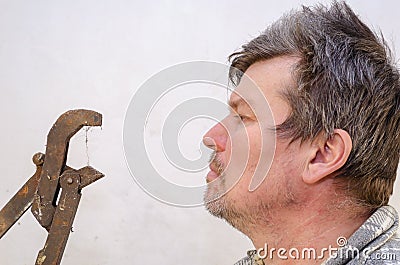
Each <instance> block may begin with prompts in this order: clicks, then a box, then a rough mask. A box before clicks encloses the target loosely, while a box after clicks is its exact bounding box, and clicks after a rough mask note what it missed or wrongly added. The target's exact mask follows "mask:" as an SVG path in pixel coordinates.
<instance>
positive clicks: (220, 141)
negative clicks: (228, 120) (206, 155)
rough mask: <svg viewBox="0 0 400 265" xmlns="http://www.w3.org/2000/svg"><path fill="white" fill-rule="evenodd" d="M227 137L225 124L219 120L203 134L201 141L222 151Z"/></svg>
mask: <svg viewBox="0 0 400 265" xmlns="http://www.w3.org/2000/svg"><path fill="white" fill-rule="evenodd" d="M227 138H228V132H227V130H226V128H225V126H224V125H223V124H222V123H221V122H219V123H217V124H216V125H214V127H212V128H211V129H210V130H209V131H208V132H207V133H206V134H205V135H204V136H203V143H204V145H205V146H207V147H208V148H210V149H213V150H214V151H216V152H223V151H225V147H226V141H227Z"/></svg>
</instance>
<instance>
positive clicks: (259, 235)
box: [246, 201, 369, 264]
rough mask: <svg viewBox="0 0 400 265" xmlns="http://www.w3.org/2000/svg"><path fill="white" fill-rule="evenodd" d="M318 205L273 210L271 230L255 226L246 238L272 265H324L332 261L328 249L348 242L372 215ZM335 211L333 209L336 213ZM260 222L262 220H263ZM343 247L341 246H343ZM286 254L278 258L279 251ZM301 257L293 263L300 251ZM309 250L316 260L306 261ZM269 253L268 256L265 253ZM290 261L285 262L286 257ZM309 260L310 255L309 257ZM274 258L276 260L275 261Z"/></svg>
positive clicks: (269, 226)
mask: <svg viewBox="0 0 400 265" xmlns="http://www.w3.org/2000/svg"><path fill="white" fill-rule="evenodd" d="M326 205H327V204H326V203H325V205H324V204H321V203H318V202H317V201H313V202H311V203H309V204H308V205H304V206H299V205H292V206H290V207H287V208H286V209H282V208H281V209H278V210H277V211H276V212H275V213H274V211H273V210H272V209H271V211H270V212H269V213H268V224H269V225H268V226H266V225H265V222H264V223H263V224H259V225H258V224H253V226H251V227H250V229H249V230H248V231H246V234H247V235H248V236H249V237H250V239H251V240H252V241H253V244H254V246H255V247H256V249H257V250H258V249H261V248H262V249H263V250H264V251H261V250H260V251H259V253H260V254H261V256H262V257H264V256H265V260H268V264H281V263H284V264H293V263H295V264H313V263H316V264H320V263H321V262H322V261H323V260H325V259H327V258H329V255H330V254H329V252H328V251H325V252H324V249H325V248H326V249H329V247H331V248H337V247H340V245H338V238H340V237H345V238H346V239H348V238H349V237H350V236H351V235H352V234H353V233H354V232H355V231H356V230H357V229H358V228H359V227H360V226H361V225H362V223H363V222H365V220H366V219H367V218H368V217H369V216H368V214H366V213H365V212H364V213H361V212H358V213H356V212H355V211H354V210H353V211H351V210H350V209H349V207H347V208H348V209H344V207H345V206H343V207H332V206H329V207H330V208H328V207H327V206H326ZM332 208H333V209H332ZM259 220H260V219H259ZM339 244H340V242H339ZM281 248H283V249H285V250H286V252H285V253H284V252H283V250H282V252H281V255H280V256H282V257H283V258H280V257H279V256H278V250H279V249H281ZM293 248H295V249H296V250H298V253H300V260H299V259H296V260H295V259H293V258H292V257H290V253H291V254H292V255H291V256H296V253H297V252H296V250H293ZM305 248H307V249H310V248H312V249H313V250H315V253H316V257H317V258H316V259H315V258H311V259H302V258H301V254H302V251H303V250H304V249H305ZM265 250H266V252H265ZM285 256H287V257H288V259H287V260H285V259H284V257H285ZM306 256H307V255H306ZM271 258H272V259H271Z"/></svg>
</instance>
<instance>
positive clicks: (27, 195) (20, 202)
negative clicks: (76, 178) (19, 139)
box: [0, 153, 44, 238]
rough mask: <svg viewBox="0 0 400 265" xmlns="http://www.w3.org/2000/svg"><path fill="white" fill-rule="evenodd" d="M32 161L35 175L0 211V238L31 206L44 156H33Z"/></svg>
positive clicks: (39, 154)
mask: <svg viewBox="0 0 400 265" xmlns="http://www.w3.org/2000/svg"><path fill="white" fill-rule="evenodd" d="M32 160H33V162H34V163H35V164H36V172H35V174H34V175H33V176H32V177H31V178H30V179H29V180H28V181H27V182H26V183H25V184H24V185H23V186H22V188H21V189H20V190H19V191H18V192H17V193H16V194H15V195H14V197H12V198H11V200H10V201H9V202H8V203H7V204H6V205H5V206H4V207H3V209H1V211H0V238H2V237H3V236H4V234H5V233H6V232H7V231H8V230H9V229H10V228H11V226H13V224H14V223H15V222H17V221H18V219H19V218H20V217H21V216H22V215H23V214H24V213H25V212H26V210H28V209H29V207H30V206H31V204H32V201H33V197H34V195H35V192H36V189H37V185H38V183H39V178H40V173H41V171H42V165H43V161H44V155H43V154H41V153H38V154H35V155H34V156H33V158H32Z"/></svg>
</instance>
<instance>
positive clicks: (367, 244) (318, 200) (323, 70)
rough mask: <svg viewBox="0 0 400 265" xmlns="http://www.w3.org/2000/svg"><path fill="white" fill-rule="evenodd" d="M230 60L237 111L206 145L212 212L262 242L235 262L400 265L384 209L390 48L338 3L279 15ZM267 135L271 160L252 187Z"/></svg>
mask: <svg viewBox="0 0 400 265" xmlns="http://www.w3.org/2000/svg"><path fill="white" fill-rule="evenodd" d="M231 59H232V68H231V71H230V79H231V80H232V81H233V83H234V84H235V85H237V87H236V89H235V91H234V92H233V93H232V95H231V98H230V102H229V104H230V106H231V107H232V111H231V114H230V115H229V116H227V117H226V118H225V119H224V120H223V121H221V122H220V123H218V124H217V125H215V126H214V127H213V128H211V129H210V130H209V131H208V132H207V133H206V135H205V136H204V140H203V141H204V144H205V145H207V146H208V147H210V148H212V149H213V150H214V155H213V157H212V159H211V163H210V168H211V171H210V173H209V174H208V175H207V181H208V182H210V183H209V185H210V187H209V188H208V190H207V192H206V195H205V201H206V206H207V209H208V210H209V211H210V212H211V214H213V215H215V216H217V217H220V218H223V219H225V220H226V221H227V222H228V223H230V224H231V225H232V226H233V227H235V228H237V229H238V230H240V231H241V232H243V233H244V234H245V235H247V236H248V237H249V238H250V239H251V240H252V242H253V244H254V246H255V250H253V251H249V252H248V256H247V257H245V258H244V259H242V260H241V261H239V262H237V263H236V264H321V263H325V264H400V239H399V237H398V234H396V231H397V229H398V223H399V217H398V214H397V212H396V210H395V209H394V208H393V207H391V206H388V200H389V197H390V195H391V194H392V191H393V184H394V181H395V178H396V170H397V166H398V164H399V153H400V82H399V72H398V70H397V69H396V67H395V66H394V65H393V64H392V62H391V58H390V51H389V49H388V48H387V46H386V44H385V42H384V40H383V39H381V38H380V37H378V36H377V35H375V34H374V33H373V32H372V31H371V30H370V29H369V28H368V27H367V26H366V25H365V24H363V23H362V22H361V21H360V20H359V19H358V18H357V16H356V15H355V14H354V13H353V11H352V10H351V9H350V8H349V7H348V6H347V5H346V4H345V3H338V2H334V3H333V4H332V6H331V7H330V8H326V7H322V6H316V7H311V8H307V7H303V9H302V10H301V11H298V12H292V13H290V14H288V15H286V16H283V17H282V18H281V19H279V20H278V21H277V22H275V23H274V24H272V25H271V26H270V27H268V28H267V29H266V30H265V32H263V33H262V34H261V35H260V36H258V37H257V38H255V39H253V40H252V41H250V42H249V43H248V44H246V45H244V46H243V47H242V50H240V51H238V52H236V53H234V54H232V55H231ZM252 82H253V83H254V84H255V85H257V87H258V89H259V91H260V92H261V95H262V96H260V95H258V94H257V92H256V90H254V89H253V88H251V89H250V87H251V86H252V85H251V83H252ZM267 104H269V108H270V110H271V113H272V118H271V117H270V118H269V117H268V115H264V116H265V117H264V116H263V113H265V111H263V109H264V110H266V108H265V105H267ZM266 111H267V112H268V109H267V110H266ZM265 120H268V121H265ZM271 121H273V122H274V123H275V124H276V126H275V128H274V130H271V125H272V122H271ZM271 131H274V132H275V133H276V140H275V141H276V142H275V154H274V156H273V160H271V161H272V163H271V165H270V167H269V170H265V171H264V172H267V173H265V176H264V178H262V181H260V184H259V185H258V186H257V187H255V188H254V189H249V187H251V186H252V185H253V184H252V181H254V178H255V176H254V174H255V172H256V171H257V167H258V166H259V165H261V166H262V165H263V164H268V163H269V161H268V157H269V155H268V154H267V155H265V156H264V155H263V152H264V151H265V150H270V149H271V144H270V145H268V143H269V142H270V141H273V139H275V138H274V137H272V136H271V135H272V133H271ZM244 146H245V147H244ZM246 148H247V149H246ZM243 161H246V163H245V164H243ZM238 164H241V165H238ZM241 167H242V169H243V170H240V168H241ZM221 179H222V180H221ZM217 181H219V182H218V184H217V185H214V186H211V184H213V183H215V182H217ZM253 187H254V185H253Z"/></svg>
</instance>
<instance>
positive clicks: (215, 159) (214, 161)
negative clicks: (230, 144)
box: [208, 151, 225, 175]
mask: <svg viewBox="0 0 400 265" xmlns="http://www.w3.org/2000/svg"><path fill="white" fill-rule="evenodd" d="M208 162H209V163H210V165H212V166H213V168H215V169H216V170H217V173H218V175H221V174H222V172H223V171H224V168H225V165H224V163H223V162H222V160H221V158H220V157H219V155H218V153H217V152H216V151H213V152H212V153H211V155H210V158H209V159H208Z"/></svg>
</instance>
